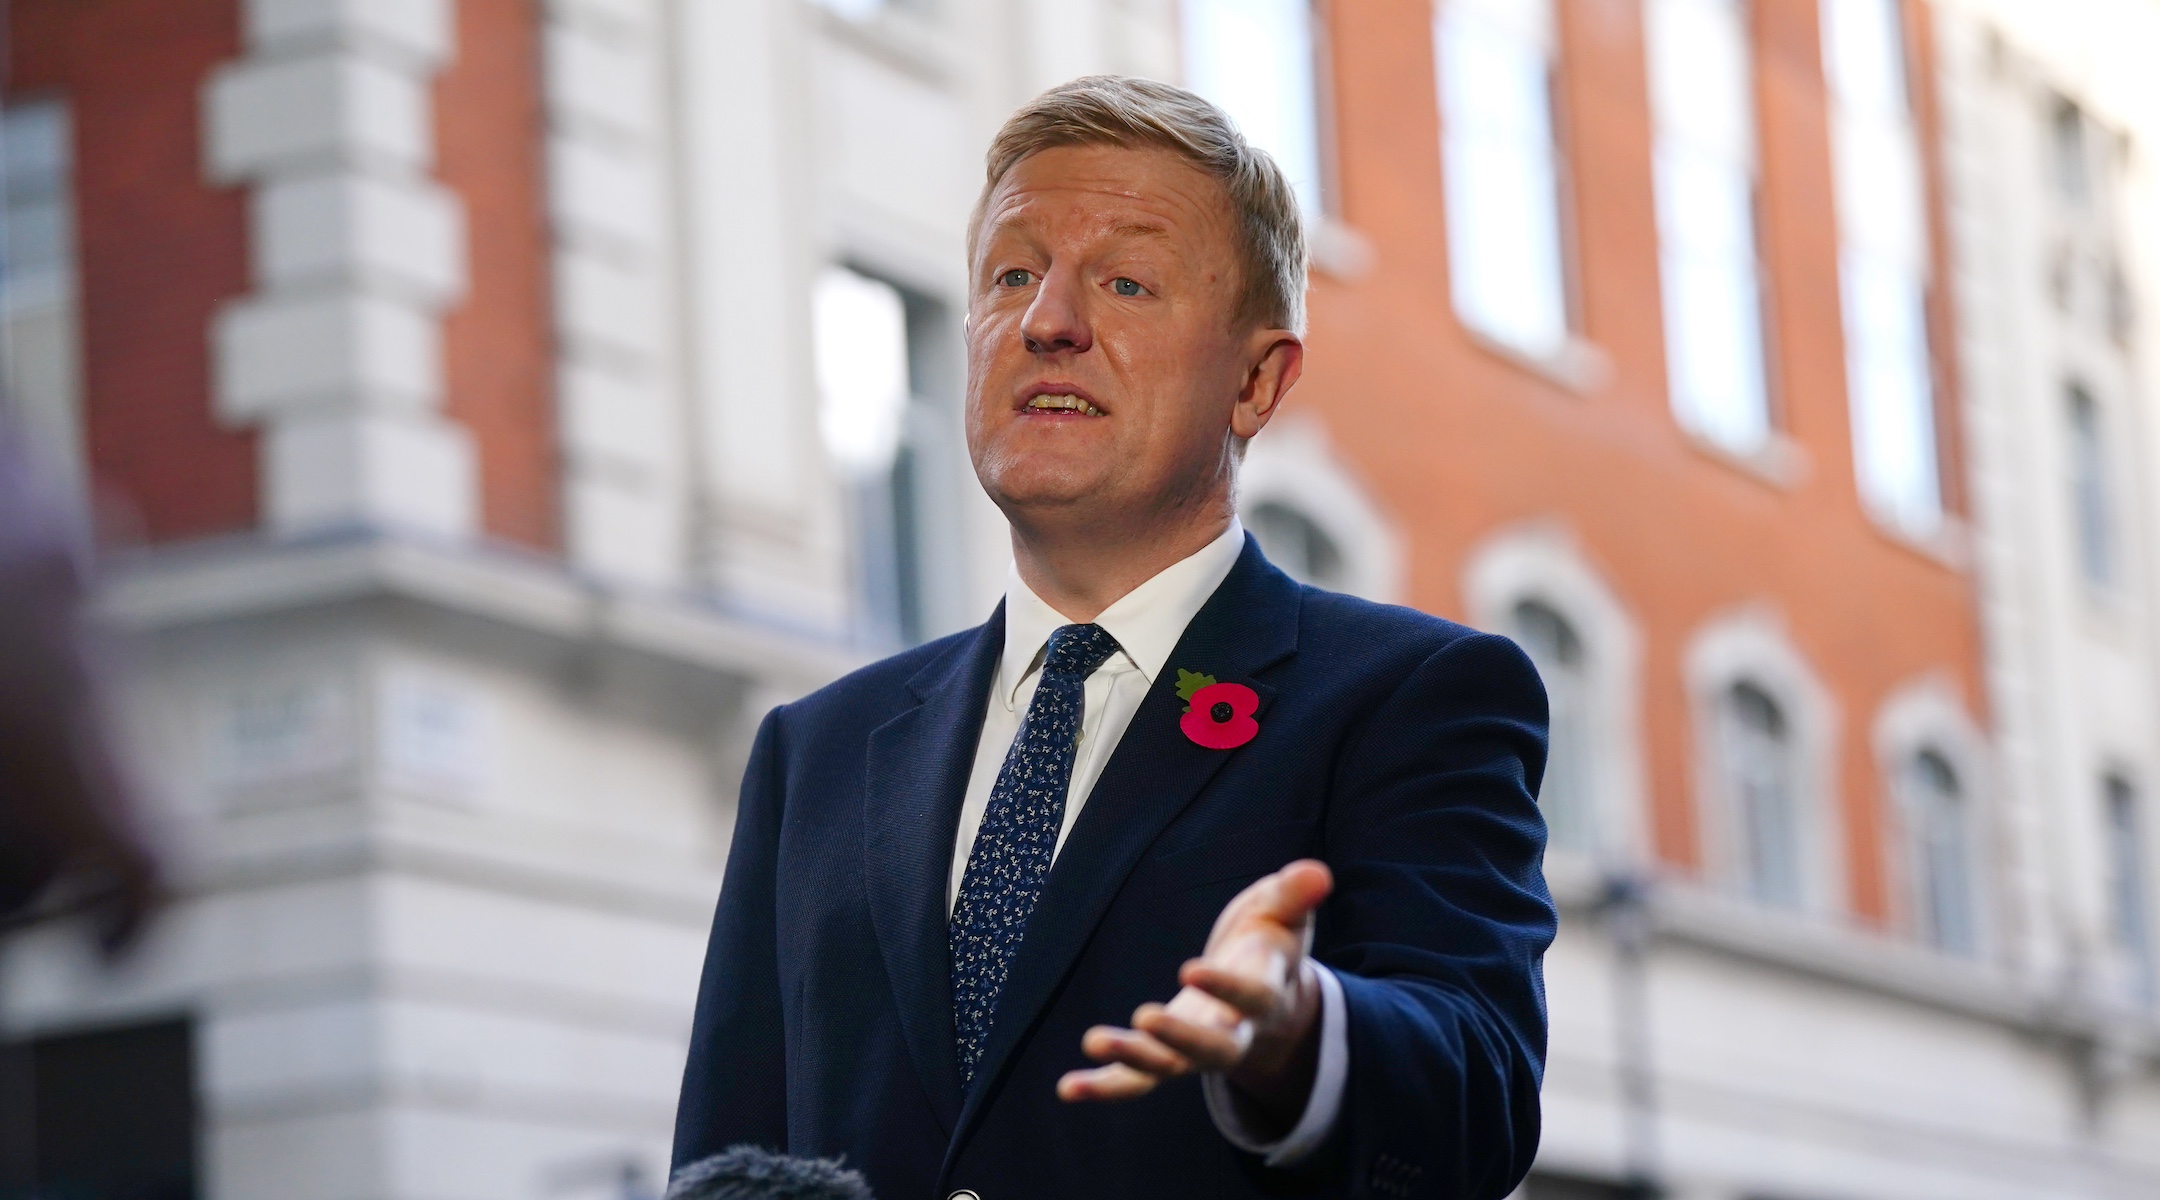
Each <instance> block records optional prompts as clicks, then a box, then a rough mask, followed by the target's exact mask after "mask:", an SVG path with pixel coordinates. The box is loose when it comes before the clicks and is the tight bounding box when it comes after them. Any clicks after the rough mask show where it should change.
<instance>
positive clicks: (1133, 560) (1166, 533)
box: [1012, 504, 1230, 622]
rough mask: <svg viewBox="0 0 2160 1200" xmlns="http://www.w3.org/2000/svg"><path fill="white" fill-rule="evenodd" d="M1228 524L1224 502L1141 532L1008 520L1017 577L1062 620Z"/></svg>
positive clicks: (1090, 612) (1097, 607) (1116, 593)
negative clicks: (1102, 532) (1094, 531)
mask: <svg viewBox="0 0 2160 1200" xmlns="http://www.w3.org/2000/svg"><path fill="white" fill-rule="evenodd" d="M1229 527H1230V508H1229V506H1228V505H1227V504H1224V505H1222V506H1221V507H1219V508H1215V507H1212V506H1211V508H1210V510H1209V511H1207V512H1204V513H1195V514H1193V519H1190V520H1187V521H1182V522H1179V523H1178V524H1176V525H1174V526H1171V527H1169V528H1162V529H1155V530H1149V531H1146V532H1145V533H1142V534H1137V535H1136V534H1134V533H1131V532H1126V531H1120V532H1119V534H1118V535H1116V536H1107V537H1106V536H1094V537H1090V536H1087V534H1088V533H1089V532H1091V531H1089V530H1086V529H1084V528H1082V529H1059V530H1054V531H1053V530H1045V529H1040V528H1037V529H1029V528H1025V527H1023V526H1022V525H1021V524H1020V523H1019V522H1014V523H1013V526H1012V544H1013V565H1014V566H1016V567H1017V568H1019V571H1020V581H1021V582H1022V583H1025V584H1027V586H1028V590H1030V591H1032V592H1034V593H1035V594H1036V595H1037V596H1038V597H1040V598H1041V599H1042V601H1043V603H1045V604H1047V605H1049V606H1050V607H1052V608H1054V609H1056V610H1057V611H1058V613H1059V614H1060V615H1062V616H1063V617H1064V618H1065V619H1066V620H1068V621H1076V622H1079V621H1092V620H1094V619H1095V618H1096V617H1099V616H1101V615H1102V612H1103V610H1104V609H1106V608H1108V607H1110V606H1111V605H1113V604H1115V603H1117V602H1118V601H1119V600H1120V599H1122V598H1124V596H1125V595H1126V593H1128V592H1130V591H1132V590H1133V589H1134V588H1137V587H1139V586H1140V585H1141V584H1143V583H1146V582H1147V581H1148V580H1150V579H1153V578H1155V577H1156V576H1157V575H1160V574H1162V572H1163V571H1164V570H1166V569H1167V568H1169V567H1172V566H1175V565H1176V564H1178V563H1180V562H1183V561H1184V560H1185V559H1188V558H1190V557H1192V556H1193V555H1194V554H1196V553H1198V552H1199V550H1200V548H1201V547H1203V546H1205V545H1207V544H1208V543H1209V542H1212V541H1214V540H1215V539H1216V538H1219V537H1221V536H1222V534H1223V530H1225V529H1228V528H1229Z"/></svg>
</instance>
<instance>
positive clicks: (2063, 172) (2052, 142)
mask: <svg viewBox="0 0 2160 1200" xmlns="http://www.w3.org/2000/svg"><path fill="white" fill-rule="evenodd" d="M2048 159H2049V161H2048V167H2049V171H2048V177H2049V178H2051V179H2053V180H2054V181H2055V191H2056V194H2058V195H2059V196H2061V197H2062V199H2063V202H2064V203H2066V204H2070V205H2073V206H2075V205H2081V204H2084V203H2085V201H2086V199H2087V197H2088V196H2089V195H2090V194H2091V192H2092V178H2091V164H2090V163H2088V162H2087V161H2086V157H2085V112H2084V110H2083V109H2080V108H2079V107H2078V106H2077V104H2076V102H2075V101H2072V100H2071V99H2069V98H2068V97H2066V96H2057V97H2056V98H2055V111H2054V112H2053V113H2052V114H2050V116H2049V120H2048Z"/></svg>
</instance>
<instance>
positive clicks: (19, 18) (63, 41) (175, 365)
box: [8, 0, 256, 540]
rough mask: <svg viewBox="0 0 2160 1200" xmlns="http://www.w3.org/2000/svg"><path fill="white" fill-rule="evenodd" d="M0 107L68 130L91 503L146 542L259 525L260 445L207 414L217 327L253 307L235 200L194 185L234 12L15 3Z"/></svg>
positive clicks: (201, 5)
mask: <svg viewBox="0 0 2160 1200" xmlns="http://www.w3.org/2000/svg"><path fill="white" fill-rule="evenodd" d="M8 16H9V23H8V32H9V43H10V45H9V51H10V52H9V73H8V94H9V96H10V97H11V98H12V97H21V96H29V95H53V94H57V95H60V96H63V97H65V98H66V99H67V100H68V102H69V108H70V112H71V114H72V116H73V120H74V138H75V197H76V237H77V239H78V255H79V259H78V261H79V266H80V280H81V313H82V354H83V375H82V378H83V392H84V396H83V408H84V414H83V416H84V428H85V431H86V435H87V438H88V442H89V446H88V458H89V464H90V470H91V474H92V476H93V478H94V480H95V484H96V486H97V487H98V488H99V489H101V490H102V491H104V492H105V493H106V494H107V495H109V496H112V497H115V498H117V499H118V500H119V501H120V502H122V503H124V504H125V505H126V506H127V508H128V509H130V510H131V513H130V516H131V518H132V520H133V522H135V523H137V524H138V526H139V528H140V529H141V531H142V532H143V534H144V535H146V536H147V537H149V538H151V539H153V540H165V539H172V538H185V537H194V536H199V535H203V534H211V533H220V532H225V531H228V530H235V529H244V528H247V527H250V526H252V525H254V524H255V522H256V467H255V463H256V459H255V436H254V434H253V433H251V432H246V431H236V430H231V429H227V428H224V427H222V426H220V425H219V424H218V423H217V422H216V420H215V419H214V418H213V417H212V415H211V412H210V347H209V329H210V317H211V314H212V313H213V312H214V311H215V310H216V308H217V306H218V304H219V303H220V302H221V301H224V300H226V299H227V298H229V297H232V296H235V295H238V294H240V293H242V292H244V291H246V290H247V286H248V278H247V250H246V244H247V243H246V239H247V231H246V212H245V203H244V199H243V197H242V195H241V193H240V192H239V191H238V190H237V189H233V188H221V187H213V186H211V185H209V184H208V183H206V182H204V173H203V150H202V125H203V120H202V109H201V103H200V96H201V90H202V87H203V83H204V81H205V80H206V79H207V78H208V76H209V74H210V71H211V70H212V68H214V67H215V66H216V65H217V64H219V63H221V62H224V61H225V60H227V59H230V58H232V57H233V56H234V55H235V54H236V53H237V52H238V50H239V14H238V11H237V4H236V0H15V3H14V4H12V5H11V6H10V11H9V13H8Z"/></svg>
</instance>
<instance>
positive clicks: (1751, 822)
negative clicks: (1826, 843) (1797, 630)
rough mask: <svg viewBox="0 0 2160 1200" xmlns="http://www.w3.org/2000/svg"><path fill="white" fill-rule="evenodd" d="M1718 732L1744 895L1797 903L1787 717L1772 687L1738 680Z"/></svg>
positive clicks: (1800, 891)
mask: <svg viewBox="0 0 2160 1200" xmlns="http://www.w3.org/2000/svg"><path fill="white" fill-rule="evenodd" d="M1719 733H1720V737H1721V739H1722V741H1723V746H1722V747H1721V750H1722V754H1721V755H1720V759H1721V761H1722V764H1723V767H1724V770H1725V776H1726V779H1725V782H1726V793H1727V795H1729V796H1730V797H1731V799H1732V804H1733V808H1734V817H1735V819H1736V822H1737V824H1738V830H1737V832H1738V834H1739V850H1740V866H1741V869H1742V871H1743V872H1744V879H1743V882H1744V884H1745V886H1746V888H1747V891H1748V894H1749V895H1751V896H1753V897H1754V898H1755V899H1757V900H1760V901H1762V902H1763V903H1764V904H1770V905H1775V906H1777V907H1779V908H1799V907H1800V906H1801V904H1802V902H1803V901H1804V900H1805V888H1804V883H1803V876H1802V854H1801V845H1800V828H1799V813H1798V812H1797V810H1796V809H1797V793H1798V791H1799V788H1798V780H1797V777H1796V776H1797V767H1798V763H1797V761H1796V757H1795V753H1794V747H1793V735H1792V727H1791V722H1790V721H1788V720H1787V718H1786V716H1785V710H1784V708H1783V707H1782V706H1780V705H1779V704H1778V702H1777V701H1776V700H1775V699H1773V698H1772V697H1771V695H1770V693H1768V692H1766V691H1764V690H1763V689H1762V688H1760V687H1758V686H1756V685H1755V684H1753V683H1747V682H1741V683H1736V684H1734V685H1732V687H1731V688H1730V689H1728V690H1727V691H1726V693H1725V697H1724V703H1723V705H1722V711H1721V712H1720V713H1719Z"/></svg>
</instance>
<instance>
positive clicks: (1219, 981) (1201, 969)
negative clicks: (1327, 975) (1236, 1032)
mask: <svg viewBox="0 0 2160 1200" xmlns="http://www.w3.org/2000/svg"><path fill="white" fill-rule="evenodd" d="M1282 974H1283V972H1282V971H1280V970H1272V971H1269V972H1267V976H1268V977H1267V978H1257V979H1256V978H1254V977H1253V976H1252V975H1250V974H1248V973H1246V972H1244V971H1240V970H1237V969H1235V968H1232V967H1226V966H1222V965H1220V964H1217V963H1214V962H1210V961H1209V960H1207V959H1204V958H1196V959H1193V960H1191V961H1190V962H1187V963H1186V964H1185V966H1184V969H1182V970H1180V971H1179V972H1178V982H1179V983H1182V984H1184V985H1185V986H1186V987H1189V988H1194V989H1197V990H1199V991H1203V992H1206V993H1207V994H1208V995H1210V996H1213V997H1215V998H1216V999H1218V1000H1220V1001H1222V1002H1223V1003H1225V1004H1227V1005H1229V1006H1230V1007H1232V1008H1234V1009H1236V1010H1237V1012H1238V1015H1239V1016H1240V1017H1242V1018H1244V1019H1246V1020H1261V1019H1264V1018H1267V1017H1270V1016H1273V1015H1274V1014H1275V1012H1276V1010H1277V1009H1279V1008H1281V1007H1282V1003H1283V988H1282V985H1281V984H1280V982H1278V980H1277V978H1276V977H1277V976H1280V975H1282Z"/></svg>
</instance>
